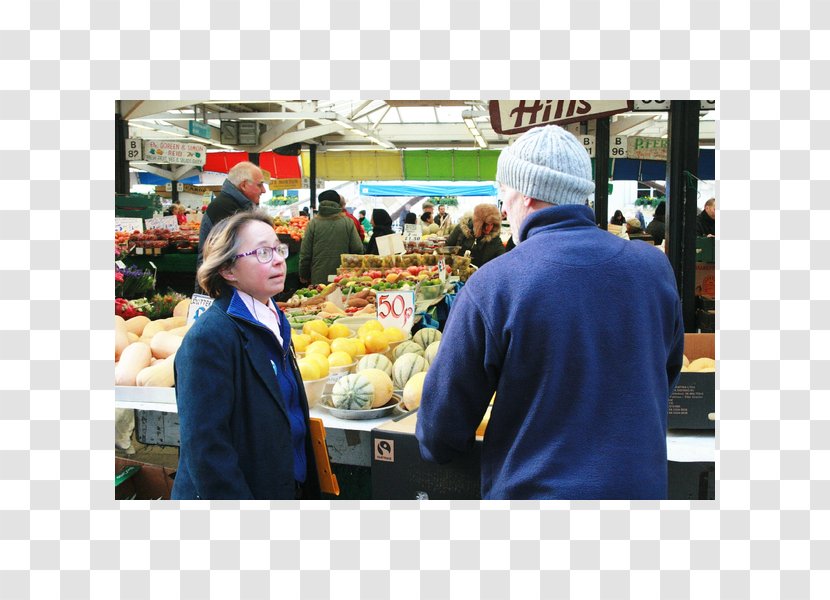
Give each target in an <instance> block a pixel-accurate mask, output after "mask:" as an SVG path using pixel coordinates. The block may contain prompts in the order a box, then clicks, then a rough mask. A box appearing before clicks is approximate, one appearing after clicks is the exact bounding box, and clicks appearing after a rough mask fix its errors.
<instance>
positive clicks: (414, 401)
mask: <svg viewBox="0 0 830 600" xmlns="http://www.w3.org/2000/svg"><path fill="white" fill-rule="evenodd" d="M426 378H427V374H426V373H425V372H423V371H422V372H420V373H415V374H414V375H413V376H412V377H411V378H410V380H409V381H407V382H406V385H405V386H404V388H403V405H404V406H405V407H406V410H415V409H416V408H418V407H419V406H421V394H422V393H423V390H424V380H425V379H426Z"/></svg>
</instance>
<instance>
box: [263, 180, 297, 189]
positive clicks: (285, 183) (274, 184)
mask: <svg viewBox="0 0 830 600" xmlns="http://www.w3.org/2000/svg"><path fill="white" fill-rule="evenodd" d="M301 187H303V180H302V179H272V180H271V183H269V184H268V189H270V190H298V189H300V188H301Z"/></svg>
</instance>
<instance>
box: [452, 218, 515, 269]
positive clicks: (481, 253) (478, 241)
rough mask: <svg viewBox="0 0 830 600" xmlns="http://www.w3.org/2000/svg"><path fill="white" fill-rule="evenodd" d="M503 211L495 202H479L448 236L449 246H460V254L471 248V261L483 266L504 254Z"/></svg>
mask: <svg viewBox="0 0 830 600" xmlns="http://www.w3.org/2000/svg"><path fill="white" fill-rule="evenodd" d="M500 235H501V212H500V211H499V209H498V208H497V207H496V206H495V205H493V204H479V205H477V206H476V207H475V208H474V209H473V212H472V213H467V214H465V215H464V216H462V217H461V219H460V220H459V222H458V225H456V226H455V229H453V231H452V233H451V234H450V235H449V237H448V238H447V246H458V247H459V251H458V254H460V255H462V256H463V255H464V253H465V252H467V251H468V250H469V252H470V262H472V263H473V264H474V265H475V266H477V267H481V266H483V265H484V264H486V263H487V262H489V261H491V260H493V259H494V258H496V257H497V256H501V255H502V254H504V245H503V244H502V243H501V237H500Z"/></svg>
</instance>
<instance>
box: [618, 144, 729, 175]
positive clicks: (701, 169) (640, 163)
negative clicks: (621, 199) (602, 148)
mask: <svg viewBox="0 0 830 600" xmlns="http://www.w3.org/2000/svg"><path fill="white" fill-rule="evenodd" d="M612 164H613V165H614V173H613V176H614V180H615V181H665V180H666V162H665V161H662V160H637V159H632V158H617V159H614V160H613V162H612ZM697 178H698V179H702V180H703V181H714V180H715V151H714V150H710V149H708V148H707V149H703V150H701V151H700V153H699V154H698V159H697Z"/></svg>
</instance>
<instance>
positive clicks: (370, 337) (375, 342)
mask: <svg viewBox="0 0 830 600" xmlns="http://www.w3.org/2000/svg"><path fill="white" fill-rule="evenodd" d="M363 344H364V345H365V346H366V352H368V353H369V354H373V353H375V352H385V351H386V350H387V349H388V348H389V342H387V341H386V336H385V335H384V334H383V332H382V331H373V332H371V333H367V334H366V337H364V338H363Z"/></svg>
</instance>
